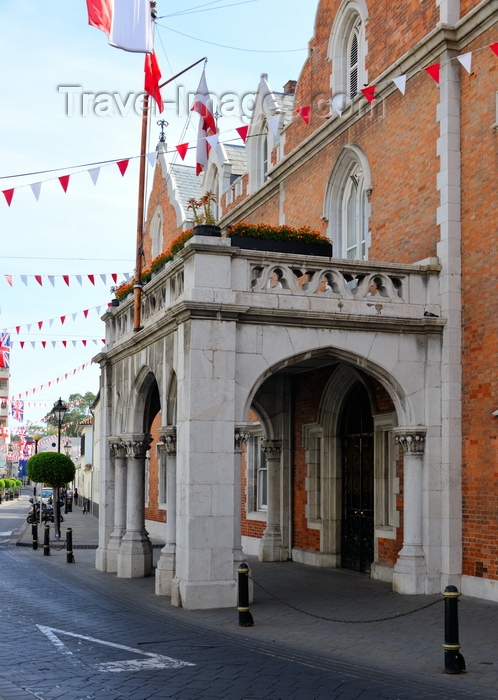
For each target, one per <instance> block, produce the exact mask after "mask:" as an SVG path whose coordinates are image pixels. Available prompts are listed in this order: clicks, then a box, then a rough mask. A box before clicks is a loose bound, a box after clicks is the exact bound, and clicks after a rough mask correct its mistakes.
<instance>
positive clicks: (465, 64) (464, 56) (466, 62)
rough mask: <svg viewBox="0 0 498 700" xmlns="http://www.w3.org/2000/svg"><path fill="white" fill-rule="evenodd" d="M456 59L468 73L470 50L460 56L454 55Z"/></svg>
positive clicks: (470, 62) (470, 64)
mask: <svg viewBox="0 0 498 700" xmlns="http://www.w3.org/2000/svg"><path fill="white" fill-rule="evenodd" d="M456 59H457V61H458V62H459V63H461V64H462V66H463V67H464V68H465V70H466V71H467V73H470V70H471V67H472V52H471V51H469V52H468V53H463V54H462V55H461V56H457V57H456Z"/></svg>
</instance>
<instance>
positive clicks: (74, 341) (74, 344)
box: [71, 340, 76, 348]
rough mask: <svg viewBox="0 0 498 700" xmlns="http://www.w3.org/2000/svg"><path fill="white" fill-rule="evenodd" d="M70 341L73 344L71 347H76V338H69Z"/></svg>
mask: <svg viewBox="0 0 498 700" xmlns="http://www.w3.org/2000/svg"><path fill="white" fill-rule="evenodd" d="M71 342H72V344H73V348H75V347H76V340H71Z"/></svg>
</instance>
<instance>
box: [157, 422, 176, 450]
mask: <svg viewBox="0 0 498 700" xmlns="http://www.w3.org/2000/svg"><path fill="white" fill-rule="evenodd" d="M159 440H160V442H159V444H158V448H161V449H162V450H164V451H165V452H166V453H167V454H169V455H174V454H176V426H174V425H172V426H168V427H166V428H160V429H159Z"/></svg>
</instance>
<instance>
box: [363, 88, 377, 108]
mask: <svg viewBox="0 0 498 700" xmlns="http://www.w3.org/2000/svg"><path fill="white" fill-rule="evenodd" d="M361 92H362V94H363V96H364V97H365V98H366V99H367V100H368V101H369V102H370V104H372V102H373V101H374V99H375V85H369V86H368V87H365V88H362V89H361Z"/></svg>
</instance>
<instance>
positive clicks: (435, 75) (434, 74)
mask: <svg viewBox="0 0 498 700" xmlns="http://www.w3.org/2000/svg"><path fill="white" fill-rule="evenodd" d="M440 68H441V64H440V63H433V64H432V66H427V68H426V69H425V70H426V71H427V73H429V75H430V76H431V78H432V79H433V80H435V81H436V83H437V84H438V85H439V69H440Z"/></svg>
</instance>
